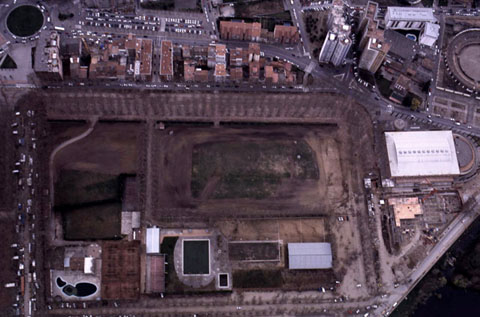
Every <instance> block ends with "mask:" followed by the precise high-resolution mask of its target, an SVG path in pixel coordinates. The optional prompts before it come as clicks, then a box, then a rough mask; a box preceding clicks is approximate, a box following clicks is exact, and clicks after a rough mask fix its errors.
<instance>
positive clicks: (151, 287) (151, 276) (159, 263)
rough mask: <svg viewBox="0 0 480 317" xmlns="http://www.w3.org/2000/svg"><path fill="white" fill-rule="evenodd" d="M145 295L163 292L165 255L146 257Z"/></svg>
mask: <svg viewBox="0 0 480 317" xmlns="http://www.w3.org/2000/svg"><path fill="white" fill-rule="evenodd" d="M145 264H146V268H145V275H146V277H145V293H147V294H151V293H163V292H165V255H164V254H160V255H147V259H146V262H145Z"/></svg>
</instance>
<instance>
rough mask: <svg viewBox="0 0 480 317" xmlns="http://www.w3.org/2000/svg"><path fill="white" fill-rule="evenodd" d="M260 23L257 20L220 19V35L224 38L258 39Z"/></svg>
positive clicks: (260, 28)
mask: <svg viewBox="0 0 480 317" xmlns="http://www.w3.org/2000/svg"><path fill="white" fill-rule="evenodd" d="M261 31H262V25H261V24H260V23H258V22H253V23H246V22H244V21H243V20H241V21H220V37H221V38H222V39H224V40H242V41H258V40H260V35H261Z"/></svg>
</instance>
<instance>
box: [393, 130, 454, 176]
mask: <svg viewBox="0 0 480 317" xmlns="http://www.w3.org/2000/svg"><path fill="white" fill-rule="evenodd" d="M385 141H386V145H387V152H388V160H389V164H390V175H391V176H392V177H427V176H455V175H459V174H460V169H459V166H458V161H457V154H456V150H455V144H454V142H453V135H452V131H409V132H385Z"/></svg>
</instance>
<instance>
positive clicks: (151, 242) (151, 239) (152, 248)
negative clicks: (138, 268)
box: [145, 228, 160, 253]
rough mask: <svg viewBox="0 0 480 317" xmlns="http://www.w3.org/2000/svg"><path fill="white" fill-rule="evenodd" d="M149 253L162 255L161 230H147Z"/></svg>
mask: <svg viewBox="0 0 480 317" xmlns="http://www.w3.org/2000/svg"><path fill="white" fill-rule="evenodd" d="M145 242H146V245H147V253H160V228H147V238H146V241H145Z"/></svg>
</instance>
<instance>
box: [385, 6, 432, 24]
mask: <svg viewBox="0 0 480 317" xmlns="http://www.w3.org/2000/svg"><path fill="white" fill-rule="evenodd" d="M385 17H388V19H389V20H396V21H415V22H435V21H437V19H436V18H435V17H434V16H433V9H432V8H413V7H388V8H387V14H386V15H385Z"/></svg>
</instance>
